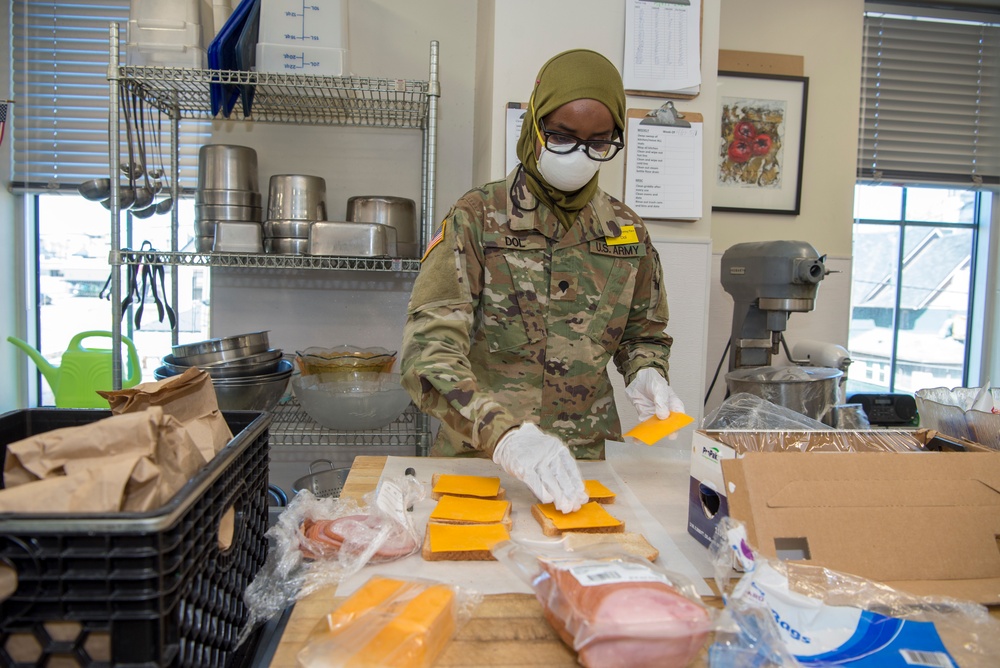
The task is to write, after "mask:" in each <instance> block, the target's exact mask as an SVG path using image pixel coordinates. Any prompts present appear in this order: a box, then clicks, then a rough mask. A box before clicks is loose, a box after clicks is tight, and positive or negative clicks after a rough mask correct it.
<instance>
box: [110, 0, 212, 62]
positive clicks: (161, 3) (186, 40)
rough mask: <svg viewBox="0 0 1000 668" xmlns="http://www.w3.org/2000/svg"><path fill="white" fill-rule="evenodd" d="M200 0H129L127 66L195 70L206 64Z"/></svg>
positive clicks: (126, 45)
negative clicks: (190, 68)
mask: <svg viewBox="0 0 1000 668" xmlns="http://www.w3.org/2000/svg"><path fill="white" fill-rule="evenodd" d="M206 28H207V29H208V32H211V30H212V27H211V26H203V20H202V14H201V2H199V0H132V2H131V5H130V7H129V21H128V39H127V40H126V44H125V54H126V62H127V63H128V64H129V65H135V66H139V67H144V66H159V67H194V68H204V67H206V66H207V64H208V59H207V54H206V51H205V44H206V40H205V34H204V32H205V29H206Z"/></svg>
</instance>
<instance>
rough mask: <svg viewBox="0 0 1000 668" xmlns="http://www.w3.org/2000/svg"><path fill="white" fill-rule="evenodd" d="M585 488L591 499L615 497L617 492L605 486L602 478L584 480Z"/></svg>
mask: <svg viewBox="0 0 1000 668" xmlns="http://www.w3.org/2000/svg"><path fill="white" fill-rule="evenodd" d="M583 488H584V489H585V490H587V496H589V497H590V498H591V499H613V498H615V493H614V492H612V491H611V490H610V489H608V488H607V487H605V486H604V483H602V482H601V481H600V480H584V481H583Z"/></svg>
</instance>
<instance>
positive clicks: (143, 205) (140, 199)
mask: <svg viewBox="0 0 1000 668" xmlns="http://www.w3.org/2000/svg"><path fill="white" fill-rule="evenodd" d="M133 100H135V101H136V106H137V113H136V118H137V121H138V122H137V125H136V143H137V145H138V148H139V156H140V159H141V161H142V163H143V164H144V165H145V164H148V157H149V156H148V154H147V152H146V147H147V146H148V144H147V143H146V118H145V114H143V107H142V100H141V99H139V96H138V95H136V96H134V97H133ZM149 172H150V170H149V169H143V171H142V177H143V181H144V183H145V185H143V186H142V187H140V188H136V189H135V203H134V204H133V205H132V215H134V216H136V217H137V218H149V217H150V216H152V215H153V214H154V213H156V202H154V201H153V198H154V197H155V195H156V190H155V189H154V187H153V184H152V182H151V181H150V174H149Z"/></svg>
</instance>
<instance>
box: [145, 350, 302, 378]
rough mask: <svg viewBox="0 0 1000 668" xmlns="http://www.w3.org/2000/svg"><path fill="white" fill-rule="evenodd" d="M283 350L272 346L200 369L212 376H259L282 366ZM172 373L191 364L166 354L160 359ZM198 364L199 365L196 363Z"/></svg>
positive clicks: (273, 371)
mask: <svg viewBox="0 0 1000 668" xmlns="http://www.w3.org/2000/svg"><path fill="white" fill-rule="evenodd" d="M281 355H282V351H281V350H280V349H278V348H272V349H271V350H268V351H266V352H263V353H260V354H258V355H251V356H249V357H241V358H237V359H234V360H227V361H224V362H216V363H215V364H203V365H200V366H198V368H199V369H201V370H203V371H207V372H208V375H210V376H211V377H212V378H241V377H244V376H259V375H262V374H268V373H275V372H277V371H278V368H279V367H280V366H281ZM160 364H162V365H163V367H164V368H165V369H167V370H168V371H169V372H170V373H171V374H172V375H173V374H179V373H184V372H185V371H187V370H188V369H190V368H191V366H192V365H190V364H178V363H177V361H176V358H175V357H174V356H173V355H164V356H163V359H161V360H160ZM196 366H197V365H196Z"/></svg>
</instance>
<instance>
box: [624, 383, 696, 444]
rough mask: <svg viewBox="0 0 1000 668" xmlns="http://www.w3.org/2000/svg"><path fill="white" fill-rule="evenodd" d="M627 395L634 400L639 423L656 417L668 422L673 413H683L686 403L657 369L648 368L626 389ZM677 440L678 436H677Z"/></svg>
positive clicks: (633, 403)
mask: <svg viewBox="0 0 1000 668" xmlns="http://www.w3.org/2000/svg"><path fill="white" fill-rule="evenodd" d="M625 394H627V395H628V397H629V399H631V400H632V405H633V406H635V412H636V413H638V414H639V421H640V422H642V421H644V420H648V419H649V418H651V417H653V416H654V415H655V416H656V417H658V418H660V419H661V420H666V419H667V418H668V417H670V414H671V413H683V412H684V402H682V401H681V398H680V397H678V396H677V393H676V392H674V390H673V388H672V387H670V383H668V382H667V379H666V378H664V377H663V376H661V375H660V372H659V371H657V370H656V369H652V368H650V367H646V368H645V369H640V370H639V373H637V374H636V375H635V378H634V379H633V380H632V382H631V383H629V385H628V387H626V388H625ZM675 438H676V436H675Z"/></svg>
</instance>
